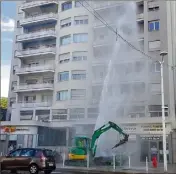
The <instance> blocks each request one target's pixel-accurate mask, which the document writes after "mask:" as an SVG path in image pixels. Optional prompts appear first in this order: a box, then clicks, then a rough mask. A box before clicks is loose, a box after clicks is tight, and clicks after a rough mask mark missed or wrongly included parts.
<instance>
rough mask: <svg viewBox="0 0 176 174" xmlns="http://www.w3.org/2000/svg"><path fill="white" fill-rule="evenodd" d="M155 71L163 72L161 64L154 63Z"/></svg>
mask: <svg viewBox="0 0 176 174" xmlns="http://www.w3.org/2000/svg"><path fill="white" fill-rule="evenodd" d="M154 71H155V72H160V71H161V66H160V63H159V62H155V63H154Z"/></svg>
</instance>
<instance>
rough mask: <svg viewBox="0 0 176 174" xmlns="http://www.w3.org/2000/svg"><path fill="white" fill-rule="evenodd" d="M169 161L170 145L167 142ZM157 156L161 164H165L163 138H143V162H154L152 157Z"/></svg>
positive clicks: (141, 158)
mask: <svg viewBox="0 0 176 174" xmlns="http://www.w3.org/2000/svg"><path fill="white" fill-rule="evenodd" d="M166 149H167V161H168V162H169V144H168V142H167V145H166ZM153 156H156V157H157V161H158V162H159V163H163V141H162V137H157V138H156V137H145V138H143V137H142V138H141V157H140V160H141V162H144V161H145V160H146V157H147V158H148V160H149V161H151V160H152V157H153Z"/></svg>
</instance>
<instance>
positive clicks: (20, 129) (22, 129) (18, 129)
mask: <svg viewBox="0 0 176 174" xmlns="http://www.w3.org/2000/svg"><path fill="white" fill-rule="evenodd" d="M16 131H29V128H23V127H22V128H20V127H18V128H16Z"/></svg>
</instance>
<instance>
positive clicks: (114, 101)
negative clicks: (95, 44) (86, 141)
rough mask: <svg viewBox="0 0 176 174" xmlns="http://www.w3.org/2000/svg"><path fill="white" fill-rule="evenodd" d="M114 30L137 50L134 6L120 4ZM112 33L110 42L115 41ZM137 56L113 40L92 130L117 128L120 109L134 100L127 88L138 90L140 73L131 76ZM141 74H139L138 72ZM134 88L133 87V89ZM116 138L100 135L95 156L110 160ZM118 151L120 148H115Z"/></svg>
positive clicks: (134, 96)
mask: <svg viewBox="0 0 176 174" xmlns="http://www.w3.org/2000/svg"><path fill="white" fill-rule="evenodd" d="M115 24H116V29H117V31H118V33H119V34H120V35H121V36H122V37H123V38H125V39H126V40H128V41H129V42H131V43H132V44H133V45H134V46H135V47H137V48H138V49H140V45H139V44H138V36H137V24H136V3H135V2H129V1H128V2H124V3H123V4H122V5H120V7H119V10H118V11H117V12H116V21H115ZM115 37H116V36H115V33H114V38H115ZM141 57H142V56H141V54H140V53H138V52H137V51H135V50H134V49H132V48H131V47H130V46H129V45H128V44H127V43H125V42H124V41H123V40H122V39H121V38H119V37H118V36H117V40H116V41H114V44H113V52H112V54H111V56H109V57H108V58H107V59H108V60H109V64H108V67H107V75H106V77H105V80H104V83H103V89H102V93H101V100H100V103H99V116H98V118H97V121H96V125H95V129H97V128H99V127H100V126H102V125H104V124H106V123H108V121H113V122H115V123H116V124H118V125H120V123H118V121H117V120H120V119H122V120H123V118H124V117H126V114H125V113H124V105H125V107H126V106H128V108H130V107H131V105H132V102H133V101H135V100H136V97H137V95H136V93H135V92H134V91H133V90H132V88H131V87H130V86H129V84H130V85H133V88H135V87H136V89H138V87H139V84H140V88H141V84H142V85H143V83H141V77H142V72H139V73H137V75H134V74H132V71H133V65H134V63H136V62H137V61H141V60H142V58H141ZM141 71H142V70H141ZM135 85H136V86H135ZM118 135H119V134H117V132H116V131H114V130H110V131H108V132H106V133H105V134H102V135H101V137H100V138H99V140H98V142H97V144H98V146H97V153H96V156H111V155H112V150H111V149H112V147H113V146H114V145H115V144H116V143H117V142H118V140H119V138H120V137H119V136H118ZM119 149H121V147H119Z"/></svg>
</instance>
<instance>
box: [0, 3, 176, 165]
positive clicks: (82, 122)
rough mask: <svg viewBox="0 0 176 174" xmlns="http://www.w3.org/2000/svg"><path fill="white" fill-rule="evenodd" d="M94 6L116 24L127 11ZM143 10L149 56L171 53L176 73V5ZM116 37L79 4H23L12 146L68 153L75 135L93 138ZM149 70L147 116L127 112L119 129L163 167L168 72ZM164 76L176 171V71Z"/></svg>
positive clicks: (142, 35) (12, 96) (13, 83)
mask: <svg viewBox="0 0 176 174" xmlns="http://www.w3.org/2000/svg"><path fill="white" fill-rule="evenodd" d="M88 3H89V4H90V5H91V6H92V7H93V8H94V10H95V11H97V12H98V13H99V14H100V15H101V16H102V17H103V18H104V19H105V20H106V21H107V22H108V23H112V24H113V21H111V18H112V16H108V14H110V13H109V11H113V10H114V11H115V10H116V7H118V6H120V3H119V2H117V1H116V2H115V1H108V2H105V1H104V2H102V1H100V2H99V1H97V2H96V1H88ZM136 4H137V19H136V21H137V25H138V28H139V41H140V45H141V49H142V50H143V51H144V52H145V53H147V54H148V55H151V56H152V57H156V60H159V59H160V57H159V53H160V51H161V50H166V51H168V56H167V58H166V64H169V65H175V63H176V62H175V38H174V37H172V35H171V34H173V35H174V32H175V30H174V29H175V22H173V21H174V19H173V18H171V17H170V16H171V15H172V16H174V15H175V2H169V1H168V2H162V1H149V2H147V1H137V2H136ZM84 5H85V6H87V4H86V3H84ZM112 19H113V18H112ZM171 20H172V21H171ZM166 24H167V27H166ZM170 24H172V25H170ZM170 26H171V28H170ZM107 33H108V34H109V35H107ZM174 36H175V35H174ZM110 37H112V38H113V37H115V36H113V33H110V32H109V31H108V29H107V28H106V27H105V26H103V25H102V24H101V22H100V21H99V20H97V19H96V17H95V16H94V15H92V14H91V13H90V12H88V11H87V10H86V9H85V8H84V7H82V5H81V4H80V3H79V2H78V1H55V0H53V1H24V2H19V3H18V4H17V19H16V26H15V37H14V48H13V58H12V66H11V77H10V86H9V107H8V114H7V120H8V121H6V122H2V126H4V127H6V126H9V125H10V126H15V127H17V128H18V131H16V132H14V133H13V134H14V135H13V137H14V138H13V137H12V138H11V139H12V141H17V144H23V146H28V141H29V140H28V139H30V141H32V143H30V146H34V147H35V146H47V147H54V148H55V147H61V148H66V147H68V146H70V145H71V139H72V137H73V136H74V135H75V134H84V135H88V136H91V133H92V131H93V129H94V125H95V122H96V119H97V116H98V106H99V100H100V97H101V89H102V84H103V80H104V78H105V76H106V68H107V62H106V56H108V54H109V52H111V50H110V47H111V46H110V44H109V43H108V41H109V38H110ZM166 41H167V42H166ZM108 51H109V52H108ZM145 65H146V68H147V72H148V77H149V78H147V83H146V84H148V85H147V86H145V90H144V91H145V93H146V96H147V102H145V104H143V106H142V107H143V109H142V111H141V110H139V111H138V110H136V109H135V111H133V110H131V111H130V112H127V109H125V108H124V112H123V116H122V117H123V119H122V118H117V123H118V124H120V125H122V126H123V128H124V130H125V131H126V132H128V133H129V134H130V137H131V138H130V139H131V141H135V142H137V144H138V145H139V148H140V149H141V150H140V151H141V152H140V155H139V159H140V161H144V160H145V157H146V156H148V157H149V159H150V155H151V151H150V149H151V147H152V146H156V147H157V149H158V160H159V161H160V162H162V161H163V156H162V154H161V153H160V151H162V146H161V144H162V126H161V125H162V124H161V95H160V67H159V65H158V64H156V63H155V62H153V63H148V61H146V64H145ZM164 73H165V105H166V106H167V107H168V109H167V110H166V111H165V113H166V131H167V135H168V137H167V143H168V156H169V157H168V161H169V162H170V163H176V149H174V148H175V146H174V143H176V133H175V132H174V129H176V121H175V92H174V84H175V76H174V74H175V70H172V69H171V68H168V67H167V66H166V67H165V69H164ZM20 128H21V129H20ZM22 128H23V129H22ZM19 132H20V133H19ZM23 134H25V135H33V138H31V136H27V138H26V140H25V141H24V142H23V143H22V142H21V139H23V138H22V135H23ZM16 135H17V136H16ZM51 135H52V136H51ZM57 137H58V138H57ZM146 137H147V138H146ZM156 137H157V138H156ZM174 137H175V138H174ZM19 139H20V140H19ZM24 139H25V138H24ZM55 139H57V140H55ZM142 146H145V147H146V148H145V152H144V150H143V149H142V148H141V147H142ZM136 147H138V146H136ZM146 149H147V150H146Z"/></svg>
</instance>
